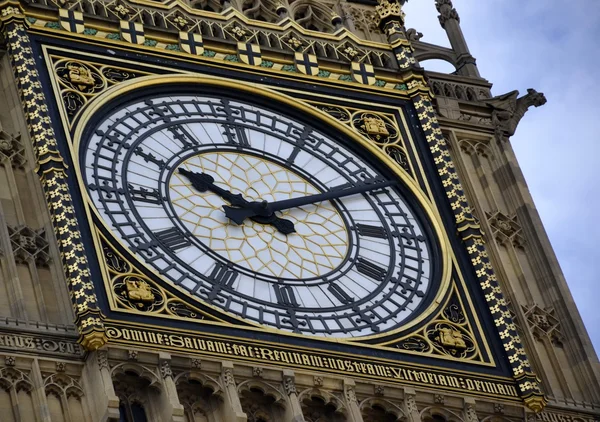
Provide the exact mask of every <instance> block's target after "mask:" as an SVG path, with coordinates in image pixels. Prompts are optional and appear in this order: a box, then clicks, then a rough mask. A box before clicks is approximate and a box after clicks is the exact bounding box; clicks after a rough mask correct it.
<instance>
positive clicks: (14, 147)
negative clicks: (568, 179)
mask: <svg viewBox="0 0 600 422" xmlns="http://www.w3.org/2000/svg"><path fill="white" fill-rule="evenodd" d="M4 161H10V163H11V165H12V166H13V167H15V168H23V166H24V165H25V162H26V160H25V149H24V148H23V145H22V144H21V141H20V139H19V138H15V137H14V136H11V135H10V134H9V133H7V132H5V131H3V130H2V129H1V128H0V163H3V162H4Z"/></svg>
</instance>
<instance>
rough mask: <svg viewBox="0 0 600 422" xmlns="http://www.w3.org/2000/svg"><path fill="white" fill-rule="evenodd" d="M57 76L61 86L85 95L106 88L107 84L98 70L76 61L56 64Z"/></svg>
mask: <svg viewBox="0 0 600 422" xmlns="http://www.w3.org/2000/svg"><path fill="white" fill-rule="evenodd" d="M56 74H57V75H58V77H59V80H60V82H61V84H62V85H63V86H65V87H67V88H71V89H73V90H76V91H79V92H81V93H83V94H92V93H95V92H98V91H101V90H103V89H104V88H105V86H106V83H105V81H104V79H103V78H102V77H101V76H100V72H99V71H98V69H96V68H95V67H93V66H91V65H89V66H88V65H85V64H83V63H80V62H76V61H71V60H69V61H62V62H59V63H57V64H56Z"/></svg>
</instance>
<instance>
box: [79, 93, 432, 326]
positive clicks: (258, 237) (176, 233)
mask: <svg viewBox="0 0 600 422" xmlns="http://www.w3.org/2000/svg"><path fill="white" fill-rule="evenodd" d="M363 155H364V157H363ZM80 162H81V163H82V172H83V173H84V176H85V183H86V187H87V190H88V194H89V196H90V198H91V202H92V203H93V206H94V207H95V208H96V209H97V211H98V214H99V216H100V218H101V219H103V220H104V222H105V223H106V226H107V227H108V228H109V230H110V231H111V233H112V235H113V236H115V237H116V238H117V239H119V240H120V241H121V242H122V243H123V244H124V245H125V246H126V247H128V248H129V249H130V251H131V252H132V253H133V254H135V255H136V256H137V258H138V259H139V260H140V261H142V262H144V263H145V265H147V266H148V267H150V268H151V269H153V270H154V271H155V272H157V273H158V274H159V275H160V277H161V278H162V279H163V280H164V282H167V283H171V284H173V285H176V286H178V287H180V288H181V289H184V290H186V291H187V292H188V293H189V294H190V295H192V296H195V297H197V298H198V299H199V300H201V301H204V302H209V303H210V304H212V305H213V306H216V307H218V308H221V309H222V310H223V311H226V312H229V313H232V314H235V315H237V316H239V317H241V318H244V319H247V320H250V321H252V322H254V323H258V324H263V325H266V326H270V327H273V328H277V329H281V330H286V331H293V332H296V333H303V334H309V335H316V336H326V337H360V336H369V335H373V334H378V333H382V332H385V331H387V330H391V329H394V328H397V327H400V326H401V325H402V324H403V322H406V321H407V319H410V318H411V317H412V316H414V315H415V312H417V311H418V309H419V308H420V307H421V306H424V304H425V301H426V300H427V298H428V297H429V296H431V295H429V294H428V293H429V291H430V290H431V289H432V282H431V278H432V273H433V265H432V254H433V250H434V248H435V240H434V239H432V238H431V237H432V236H430V235H428V234H427V233H429V232H430V231H428V230H427V229H426V227H427V226H426V224H427V223H426V220H425V218H424V217H422V216H420V215H417V214H415V212H414V211H413V207H412V206H411V205H409V203H408V202H407V200H406V199H405V197H404V195H403V194H402V192H403V191H404V190H403V189H402V186H401V185H392V186H385V187H377V186H376V185H377V184H380V183H382V182H385V181H389V180H390V178H393V176H390V174H391V172H390V171H385V170H384V167H383V164H381V163H378V162H377V161H375V160H374V158H373V157H369V156H368V154H367V153H366V152H361V151H360V149H358V148H357V146H356V145H352V143H351V142H350V141H347V140H346V141H345V140H344V139H337V138H334V137H330V136H327V135H325V134H324V133H321V132H320V131H318V130H316V129H314V128H312V127H310V126H308V125H306V124H304V123H301V122H300V121H297V120H295V119H293V118H290V117H289V116H286V115H284V114H279V113H275V112H274V111H272V110H269V109H267V108H264V107H260V106H257V105H253V104H250V103H248V102H244V101H240V100H233V99H229V98H225V97H216V96H209V95H170V96H151V95H150V96H146V97H144V98H141V99H139V100H137V101H132V102H130V103H128V104H125V105H123V106H120V107H117V108H114V109H112V110H111V111H110V112H109V113H108V114H106V115H105V116H104V117H103V118H102V119H101V120H100V121H99V122H98V123H97V124H96V126H95V128H94V129H93V131H92V134H91V136H89V139H87V140H84V142H83V143H82V150H81V152H80ZM346 189H356V190H362V192H359V193H356V194H352V195H346V196H342V195H340V194H339V193H340V192H343V191H344V190H346ZM330 192H333V193H332V195H333V196H336V198H334V199H331V200H326V201H315V202H310V201H311V200H312V199H310V198H309V199H307V200H306V201H304V202H306V203H303V204H302V205H299V206H289V207H287V208H283V209H281V211H275V212H271V211H268V210H269V209H270V208H268V207H271V206H273V207H274V206H276V205H280V204H282V203H281V202H280V201H284V200H290V199H292V200H295V199H299V198H305V197H310V196H311V195H317V194H323V193H324V194H329V193H330ZM240 201H241V202H240ZM307 201H308V202H307ZM293 203H298V201H295V202H293ZM248 204H251V205H248ZM286 204H287V203H286ZM259 205H260V206H259ZM223 206H230V207H231V208H234V209H235V210H237V211H240V210H243V211H244V212H246V211H247V210H248V209H250V208H251V207H255V208H252V210H258V211H253V212H257V213H263V214H260V215H259V214H253V216H251V217H247V218H245V219H242V221H239V222H238V223H239V224H238V223H236V222H234V221H233V220H232V219H230V218H228V216H227V215H226V214H225V212H224V208H223ZM261 207H262V208H261ZM230 217H231V215H230ZM282 221H284V222H286V223H285V224H287V225H285V224H284V225H281V224H283V223H282ZM289 224H291V225H292V227H293V229H292V231H291V232H286V230H287V229H285V230H284V229H282V227H287V228H288V229H289V227H290V226H289Z"/></svg>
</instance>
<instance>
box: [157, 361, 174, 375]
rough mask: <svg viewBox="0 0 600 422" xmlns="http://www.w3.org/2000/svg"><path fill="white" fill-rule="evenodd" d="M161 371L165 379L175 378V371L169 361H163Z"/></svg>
mask: <svg viewBox="0 0 600 422" xmlns="http://www.w3.org/2000/svg"><path fill="white" fill-rule="evenodd" d="M159 369H160V374H161V375H162V377H163V378H167V377H172V376H173V370H172V369H171V365H170V364H169V361H168V360H162V361H161V362H160V367H159Z"/></svg>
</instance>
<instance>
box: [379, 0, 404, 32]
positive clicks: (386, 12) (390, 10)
mask: <svg viewBox="0 0 600 422" xmlns="http://www.w3.org/2000/svg"><path fill="white" fill-rule="evenodd" d="M378 3H379V4H378V5H377V6H375V12H376V16H375V18H374V19H375V23H376V24H377V26H378V27H379V28H380V29H381V30H382V31H383V32H384V33H388V30H387V29H386V28H387V27H389V26H404V12H403V11H402V6H401V4H400V3H398V1H397V0H378Z"/></svg>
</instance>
